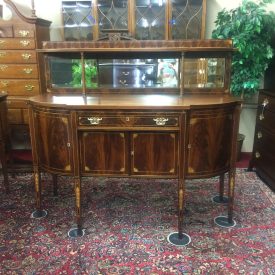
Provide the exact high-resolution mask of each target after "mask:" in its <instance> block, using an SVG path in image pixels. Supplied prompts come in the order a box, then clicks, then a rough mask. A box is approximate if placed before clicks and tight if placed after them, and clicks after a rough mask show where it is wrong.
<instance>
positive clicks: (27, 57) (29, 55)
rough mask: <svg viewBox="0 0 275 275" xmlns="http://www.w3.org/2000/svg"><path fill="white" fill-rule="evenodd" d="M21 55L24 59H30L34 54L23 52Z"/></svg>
mask: <svg viewBox="0 0 275 275" xmlns="http://www.w3.org/2000/svg"><path fill="white" fill-rule="evenodd" d="M21 56H22V58H23V59H24V60H29V59H30V57H31V56H32V55H31V54H29V53H22V54H21Z"/></svg>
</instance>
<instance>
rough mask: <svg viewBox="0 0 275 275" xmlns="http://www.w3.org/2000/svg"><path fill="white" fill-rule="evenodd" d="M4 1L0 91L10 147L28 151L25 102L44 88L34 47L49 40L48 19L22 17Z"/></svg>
mask: <svg viewBox="0 0 275 275" xmlns="http://www.w3.org/2000/svg"><path fill="white" fill-rule="evenodd" d="M4 3H5V4H6V5H5V6H4V8H5V10H7V12H6V14H7V16H3V18H0V89H1V90H0V91H1V92H3V93H7V94H8V98H7V103H8V122H9V124H10V131H11V135H10V136H11V144H12V148H11V149H12V150H30V138H29V127H28V122H29V119H28V108H27V105H26V101H27V99H28V98H29V97H30V96H33V95H37V94H39V93H41V92H42V90H45V84H44V83H45V79H44V73H43V68H44V67H43V66H42V62H43V60H42V59H41V54H39V53H37V52H36V49H37V48H41V46H42V40H49V38H50V37H49V26H50V22H49V21H46V20H43V19H40V18H37V17H36V16H35V14H32V15H31V16H30V17H26V16H24V15H23V14H22V13H20V11H19V10H18V9H17V7H16V6H15V5H14V3H13V2H12V1H10V0H4ZM5 10H4V13H5ZM14 155H16V154H14Z"/></svg>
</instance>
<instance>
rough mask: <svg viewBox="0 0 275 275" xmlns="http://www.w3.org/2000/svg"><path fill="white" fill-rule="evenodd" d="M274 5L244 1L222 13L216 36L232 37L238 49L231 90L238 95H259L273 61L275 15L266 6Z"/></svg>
mask: <svg viewBox="0 0 275 275" xmlns="http://www.w3.org/2000/svg"><path fill="white" fill-rule="evenodd" d="M273 2H274V0H260V1H258V2H255V1H249V0H242V3H241V4H240V5H239V6H238V7H236V8H234V9H231V10H226V9H223V10H222V11H220V12H219V13H218V16H217V19H216V21H215V24H216V28H215V29H214V30H213V32H212V37H213V38H215V39H228V38H230V39H232V41H233V46H234V47H235V48H236V49H237V50H236V52H234V53H233V58H232V68H231V69H232V70H231V85H230V91H231V93H232V94H233V95H235V96H241V97H242V98H250V97H251V96H252V95H254V94H257V92H258V90H259V88H260V86H261V81H262V78H263V76H264V72H265V70H266V69H267V67H268V65H269V64H270V62H271V59H272V57H273V50H272V47H271V39H272V37H273V35H274V30H275V28H274V23H275V16H274V13H273V12H271V11H267V9H266V7H267V4H269V3H273ZM244 138H245V136H244V135H243V134H239V135H238V146H237V148H238V152H237V158H238V159H240V153H241V147H242V144H243V140H244Z"/></svg>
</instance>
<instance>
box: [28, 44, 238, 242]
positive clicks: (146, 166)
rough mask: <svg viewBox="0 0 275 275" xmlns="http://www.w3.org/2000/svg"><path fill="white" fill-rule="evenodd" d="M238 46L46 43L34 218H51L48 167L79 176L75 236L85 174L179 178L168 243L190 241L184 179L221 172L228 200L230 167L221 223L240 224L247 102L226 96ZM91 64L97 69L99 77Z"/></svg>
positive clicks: (33, 106)
mask: <svg viewBox="0 0 275 275" xmlns="http://www.w3.org/2000/svg"><path fill="white" fill-rule="evenodd" d="M232 51H233V49H232V43H231V41H214V40H211V41H172V42H171V41H170V42H168V41H157V42H152V41H112V42H110V41H106V42H89V43H88V42H69V43H68V42H45V43H44V49H43V50H41V52H42V53H43V54H44V55H45V64H46V81H47V93H46V94H44V95H38V96H35V97H32V98H30V100H29V102H28V104H29V117H30V133H31V141H32V152H33V165H34V179H35V193H36V211H35V212H34V213H33V214H32V216H33V217H43V216H45V215H46V211H44V210H43V208H42V202H41V180H40V174H41V172H42V171H46V172H49V173H52V174H53V175H55V176H54V177H53V178H54V183H55V184H56V175H69V176H72V177H73V178H74V182H75V205H76V224H77V228H76V229H73V230H70V231H69V236H72V237H74V236H82V235H83V234H84V232H83V230H82V227H83V225H82V224H83V222H82V214H81V212H82V209H81V201H82V194H81V177H82V176H104V177H106V176H116V177H148V178H156V177H157V178H173V179H177V180H178V183H179V184H178V232H175V233H172V234H170V235H169V237H168V240H169V241H170V242H171V243H174V244H176V245H185V244H188V243H189V241H190V238H189V236H188V235H187V234H184V233H183V228H182V222H183V212H184V195H185V180H186V179H194V178H206V177H213V176H219V177H220V194H219V196H218V198H216V200H217V202H225V201H226V200H225V197H224V174H225V173H227V172H228V173H229V187H228V216H227V217H218V218H217V220H216V223H220V224H221V225H223V226H233V225H234V224H235V222H234V220H233V200H234V184H235V163H236V145H237V133H238V127H239V115H240V107H241V100H240V99H239V98H234V97H232V96H231V95H230V94H229V92H228V91H229V84H230V64H231V53H232ZM112 58H113V59H112ZM99 59H100V60H99ZM110 60H111V63H112V66H113V75H112V78H111V79H114V82H113V83H110V81H109V82H108V83H107V84H106V83H105V82H100V81H101V79H102V78H101V77H100V76H99V75H98V73H99V72H100V70H97V69H98V66H101V64H104V62H105V63H106V62H110ZM148 64H149V65H148ZM152 64H155V65H154V66H152ZM79 65H80V67H79ZM121 65H123V66H121ZM124 65H125V66H124ZM126 65H127V66H126ZM147 65H148V66H147ZM122 67H123V69H122ZM128 67H131V70H129V71H127V68H128ZM79 68H81V70H82V72H81V74H80V79H79V78H77V77H78V76H79V75H76V74H75V73H76V72H78V71H79V70H78V69H79ZM141 68H142V69H141ZM152 68H155V69H156V70H155V73H153V71H152V70H153V69H152ZM88 69H92V70H93V71H92V72H96V74H93V76H92V77H93V79H92V81H91V79H88V77H91V75H89V74H88V73H87V72H88ZM62 72H63V74H62ZM132 72H133V74H132ZM131 74H132V77H133V78H132V79H130V80H129V82H128V79H129V78H128V77H131ZM76 76H77V77H76ZM115 78H117V79H115ZM133 79H134V81H133Z"/></svg>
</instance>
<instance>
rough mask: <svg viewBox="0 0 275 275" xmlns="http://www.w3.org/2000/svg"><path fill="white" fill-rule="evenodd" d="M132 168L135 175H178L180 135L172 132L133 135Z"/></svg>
mask: <svg viewBox="0 0 275 275" xmlns="http://www.w3.org/2000/svg"><path fill="white" fill-rule="evenodd" d="M131 157H132V161H131V163H132V166H131V169H132V171H131V173H132V174H134V175H154V176H158V175H159V176H165V175H167V176H171V175H175V176H176V175H177V173H178V169H177V162H178V135H177V133H171V132H169V133H168V132H140V133H133V134H132V144H131Z"/></svg>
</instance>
